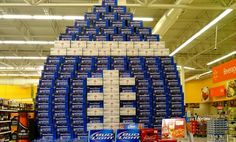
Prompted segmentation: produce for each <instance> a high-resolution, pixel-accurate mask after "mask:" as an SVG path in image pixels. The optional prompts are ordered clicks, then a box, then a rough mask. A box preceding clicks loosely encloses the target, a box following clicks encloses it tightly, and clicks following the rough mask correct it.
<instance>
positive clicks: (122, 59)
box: [112, 57, 128, 65]
mask: <svg viewBox="0 0 236 142" xmlns="http://www.w3.org/2000/svg"><path fill="white" fill-rule="evenodd" d="M112 59H113V64H120V65H121V64H127V61H128V60H127V57H112Z"/></svg>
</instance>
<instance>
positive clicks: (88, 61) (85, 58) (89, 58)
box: [81, 57, 95, 65]
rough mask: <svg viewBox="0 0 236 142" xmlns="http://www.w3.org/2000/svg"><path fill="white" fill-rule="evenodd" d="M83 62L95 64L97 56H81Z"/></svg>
mask: <svg viewBox="0 0 236 142" xmlns="http://www.w3.org/2000/svg"><path fill="white" fill-rule="evenodd" d="M81 64H93V65H94V64H95V58H94V57H82V58H81Z"/></svg>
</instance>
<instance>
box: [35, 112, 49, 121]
mask: <svg viewBox="0 0 236 142" xmlns="http://www.w3.org/2000/svg"><path fill="white" fill-rule="evenodd" d="M36 114H37V118H38V119H39V118H47V119H51V112H49V111H38V110H37V111H36Z"/></svg>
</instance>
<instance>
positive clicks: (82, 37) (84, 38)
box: [77, 35, 93, 41]
mask: <svg viewBox="0 0 236 142" xmlns="http://www.w3.org/2000/svg"><path fill="white" fill-rule="evenodd" d="M92 39H93V37H92V35H79V36H77V40H79V41H92Z"/></svg>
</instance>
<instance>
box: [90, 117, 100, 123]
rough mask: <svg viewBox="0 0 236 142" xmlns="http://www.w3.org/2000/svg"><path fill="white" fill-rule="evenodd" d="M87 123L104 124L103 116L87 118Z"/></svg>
mask: <svg viewBox="0 0 236 142" xmlns="http://www.w3.org/2000/svg"><path fill="white" fill-rule="evenodd" d="M87 123H103V116H91V117H87Z"/></svg>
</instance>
